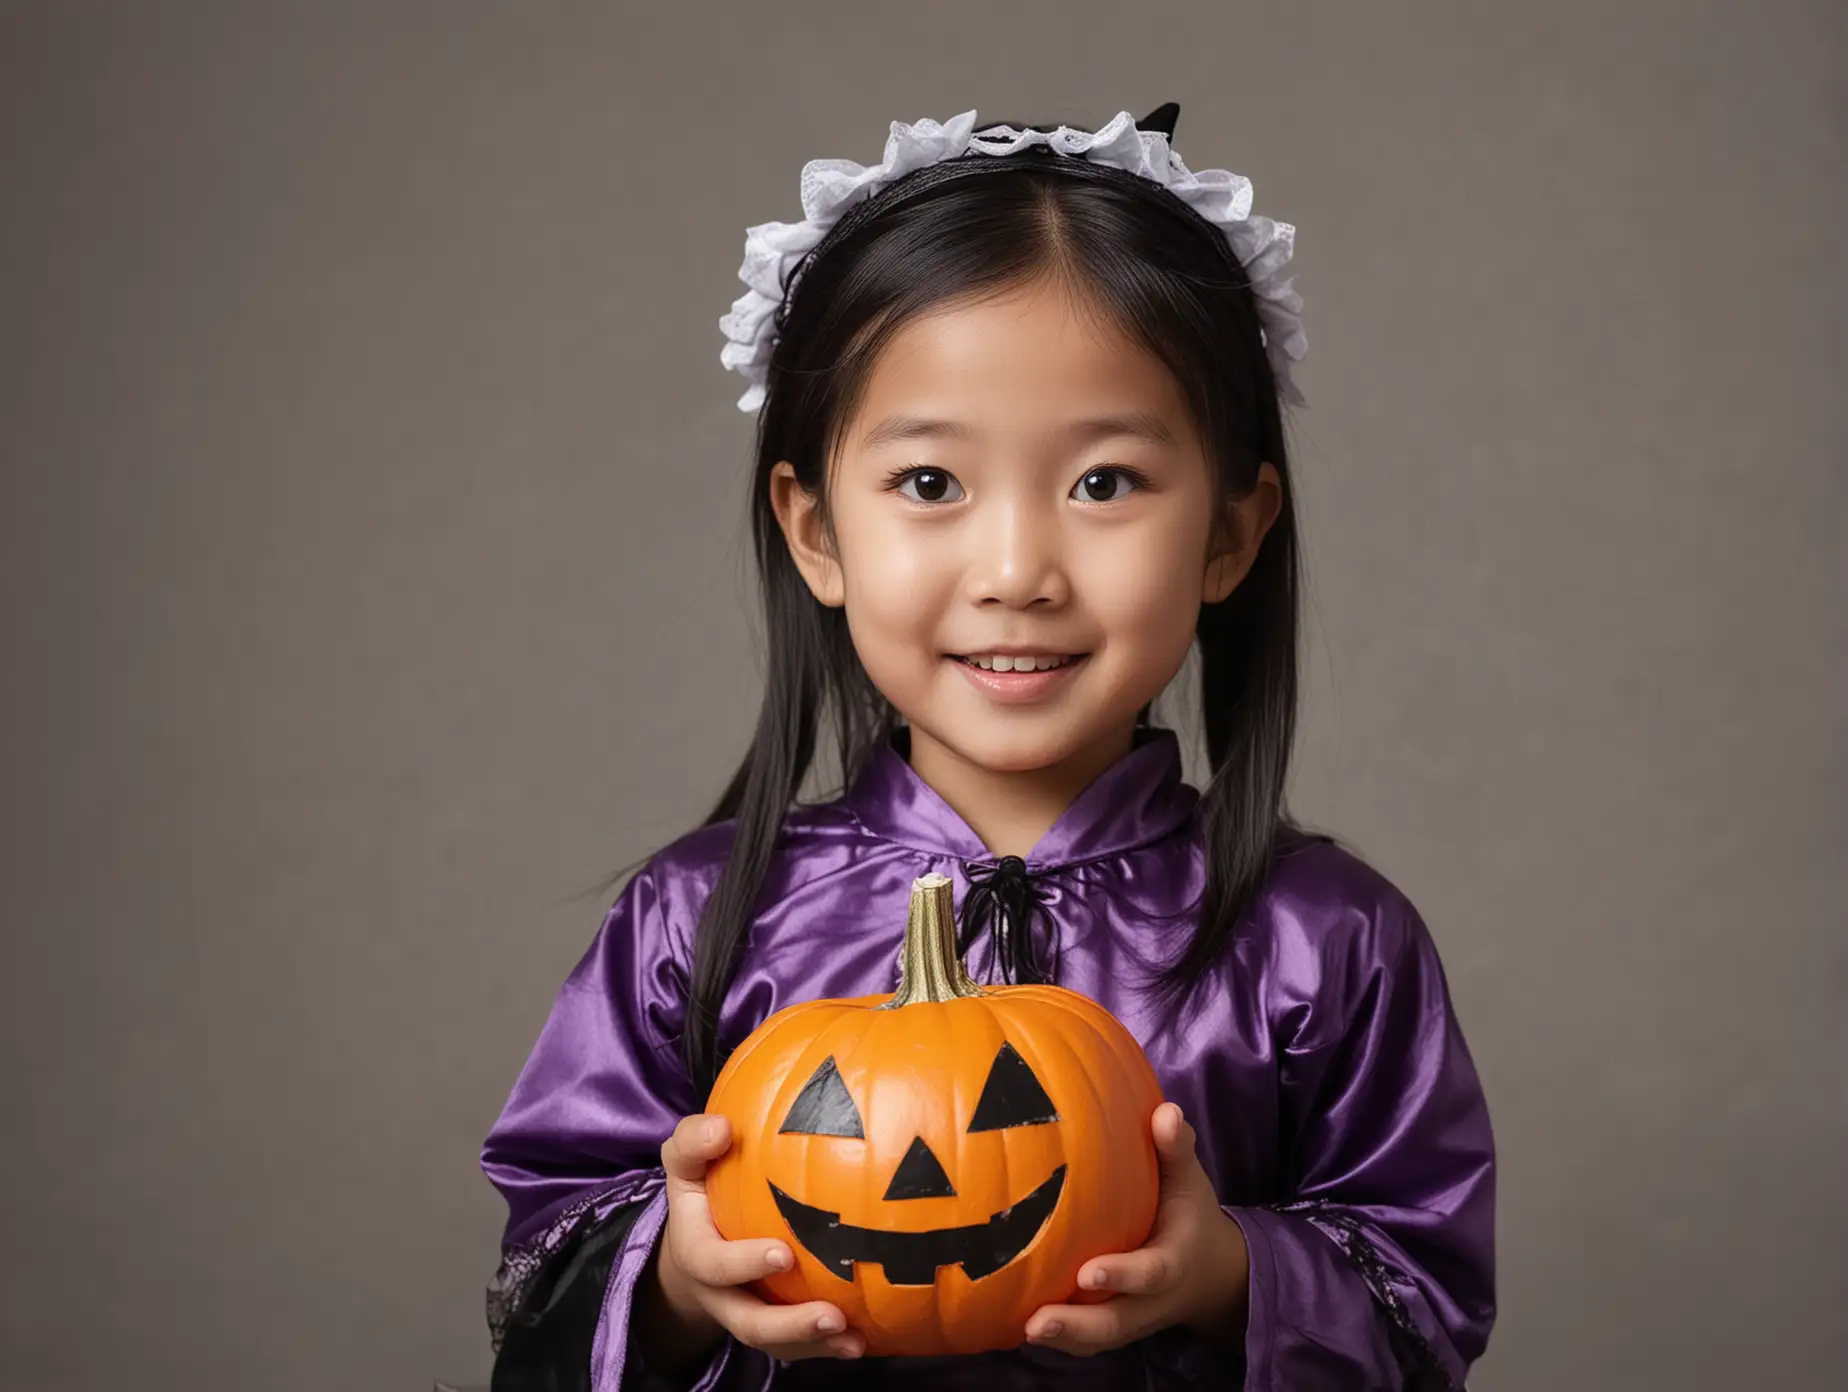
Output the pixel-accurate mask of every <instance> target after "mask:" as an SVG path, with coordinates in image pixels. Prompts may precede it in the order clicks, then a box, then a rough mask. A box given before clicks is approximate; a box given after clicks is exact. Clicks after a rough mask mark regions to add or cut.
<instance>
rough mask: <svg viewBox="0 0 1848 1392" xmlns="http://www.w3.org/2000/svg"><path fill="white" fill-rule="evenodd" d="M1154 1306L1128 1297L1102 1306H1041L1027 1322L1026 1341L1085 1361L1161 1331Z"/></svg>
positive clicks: (1145, 1301) (1150, 1302)
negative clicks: (1087, 1357) (1087, 1358)
mask: <svg viewBox="0 0 1848 1392" xmlns="http://www.w3.org/2000/svg"><path fill="white" fill-rule="evenodd" d="M1154 1311H1155V1305H1154V1302H1152V1301H1150V1300H1147V1299H1144V1298H1141V1297H1137V1296H1125V1297H1123V1298H1122V1299H1120V1300H1107V1301H1105V1302H1104V1303H1103V1304H1101V1305H1042V1306H1041V1307H1040V1308H1039V1309H1037V1310H1035V1311H1034V1312H1033V1313H1032V1315H1030V1316H1029V1317H1028V1319H1027V1339H1028V1341H1029V1342H1031V1343H1033V1344H1035V1345H1037V1346H1039V1347H1041V1348H1054V1349H1058V1350H1059V1351H1060V1352H1062V1353H1071V1354H1077V1355H1078V1356H1079V1357H1081V1358H1082V1357H1086V1356H1089V1355H1090V1354H1094V1353H1103V1352H1105V1351H1106V1350H1108V1349H1113V1348H1121V1347H1122V1346H1123V1345H1124V1344H1129V1343H1134V1342H1135V1341H1136V1340H1137V1339H1140V1338H1141V1337H1142V1336H1143V1335H1145V1334H1147V1333H1150V1332H1152V1331H1153V1330H1154V1329H1156V1328H1158V1327H1159V1323H1158V1321H1157V1320H1156V1319H1155V1318H1154Z"/></svg>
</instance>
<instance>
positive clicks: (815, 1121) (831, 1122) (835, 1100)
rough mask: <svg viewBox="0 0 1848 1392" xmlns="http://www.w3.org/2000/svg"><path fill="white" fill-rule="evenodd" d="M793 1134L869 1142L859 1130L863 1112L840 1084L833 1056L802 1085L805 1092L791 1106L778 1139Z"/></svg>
mask: <svg viewBox="0 0 1848 1392" xmlns="http://www.w3.org/2000/svg"><path fill="white" fill-rule="evenodd" d="M791 1131H794V1132H798V1133H800V1134H802V1135H807V1136H855V1137H858V1138H859V1139H861V1140H864V1139H866V1132H865V1131H864V1130H863V1129H861V1126H860V1109H859V1108H858V1107H856V1106H854V1105H853V1098H851V1097H849V1096H848V1095H847V1084H845V1083H843V1082H842V1081H841V1075H840V1072H839V1071H838V1070H837V1069H836V1068H835V1066H834V1055H832V1054H830V1055H828V1057H827V1058H825V1059H823V1060H822V1061H821V1066H820V1067H818V1068H817V1069H816V1070H815V1072H814V1073H813V1074H812V1075H811V1076H810V1078H809V1080H808V1081H807V1082H806V1083H804V1084H803V1085H802V1091H801V1092H799V1093H797V1094H796V1100H795V1101H794V1102H793V1103H791V1104H790V1108H789V1115H788V1116H786V1117H784V1118H783V1124H782V1125H781V1126H779V1127H778V1128H777V1134H778V1135H779V1136H780V1135H783V1134H785V1133H786V1132H791Z"/></svg>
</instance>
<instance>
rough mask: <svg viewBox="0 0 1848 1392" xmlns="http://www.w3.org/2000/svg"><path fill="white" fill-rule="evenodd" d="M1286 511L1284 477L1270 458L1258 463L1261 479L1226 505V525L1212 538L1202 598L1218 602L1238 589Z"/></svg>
mask: <svg viewBox="0 0 1848 1392" xmlns="http://www.w3.org/2000/svg"><path fill="white" fill-rule="evenodd" d="M1281 511H1283V480H1282V478H1281V477H1280V476H1279V475H1278V473H1277V467H1276V465H1274V464H1271V463H1269V462H1268V461H1267V462H1265V463H1263V464H1260V465H1259V466H1258V481H1257V483H1256V484H1255V485H1254V486H1253V487H1252V489H1251V491H1250V492H1249V493H1247V494H1246V495H1245V496H1244V497H1242V498H1234V499H1232V500H1231V501H1230V502H1228V503H1227V504H1226V516H1225V525H1224V526H1223V527H1222V528H1220V529H1219V530H1218V531H1217V532H1216V533H1215V535H1214V536H1213V538H1212V547H1213V549H1212V550H1211V552H1210V553H1209V554H1208V556H1207V558H1206V582H1205V585H1204V587H1203V588H1202V591H1201V596H1200V597H1201V599H1202V600H1203V601H1204V602H1205V603H1207V604H1218V603H1219V602H1220V601H1221V600H1223V599H1225V598H1226V597H1227V596H1229V595H1230V594H1231V593H1232V591H1234V590H1236V589H1237V588H1238V587H1239V585H1240V583H1241V582H1242V581H1243V580H1244V578H1245V576H1246V575H1247V574H1249V573H1250V571H1251V565H1252V562H1253V561H1255V560H1257V558H1258V547H1259V546H1261V545H1262V544H1263V542H1264V537H1265V534H1266V533H1267V532H1269V531H1270V529H1271V524H1272V523H1273V522H1275V521H1276V520H1277V514H1278V513H1280V512H1281Z"/></svg>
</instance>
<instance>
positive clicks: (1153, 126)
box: [1136, 102, 1181, 140]
mask: <svg viewBox="0 0 1848 1392" xmlns="http://www.w3.org/2000/svg"><path fill="white" fill-rule="evenodd" d="M1180 119H1181V104H1180V103H1179V102H1163V103H1162V104H1161V105H1160V106H1158V107H1156V108H1155V109H1154V110H1153V111H1151V112H1150V113H1149V114H1148V115H1146V116H1144V117H1143V118H1142V119H1141V120H1140V121H1138V122H1136V129H1137V130H1145V131H1160V132H1161V133H1162V134H1163V135H1165V136H1167V137H1168V139H1170V140H1173V139H1174V123H1175V122H1176V121H1179V120H1180Z"/></svg>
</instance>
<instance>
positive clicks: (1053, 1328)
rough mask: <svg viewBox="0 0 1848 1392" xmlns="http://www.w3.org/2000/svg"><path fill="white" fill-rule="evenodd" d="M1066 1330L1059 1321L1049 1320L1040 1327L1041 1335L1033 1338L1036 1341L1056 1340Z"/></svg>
mask: <svg viewBox="0 0 1848 1392" xmlns="http://www.w3.org/2000/svg"><path fill="white" fill-rule="evenodd" d="M1064 1329H1065V1326H1064V1325H1062V1324H1060V1323H1059V1322H1058V1321H1057V1320H1047V1321H1046V1322H1045V1323H1044V1324H1042V1325H1041V1326H1040V1327H1039V1333H1037V1334H1035V1335H1034V1336H1033V1337H1034V1338H1036V1339H1056V1338H1058V1337H1059V1335H1060V1333H1061V1332H1063V1330H1064Z"/></svg>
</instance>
